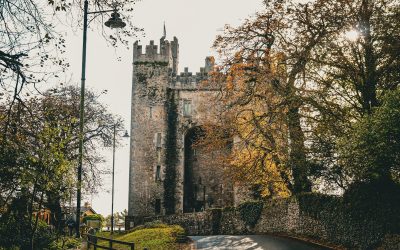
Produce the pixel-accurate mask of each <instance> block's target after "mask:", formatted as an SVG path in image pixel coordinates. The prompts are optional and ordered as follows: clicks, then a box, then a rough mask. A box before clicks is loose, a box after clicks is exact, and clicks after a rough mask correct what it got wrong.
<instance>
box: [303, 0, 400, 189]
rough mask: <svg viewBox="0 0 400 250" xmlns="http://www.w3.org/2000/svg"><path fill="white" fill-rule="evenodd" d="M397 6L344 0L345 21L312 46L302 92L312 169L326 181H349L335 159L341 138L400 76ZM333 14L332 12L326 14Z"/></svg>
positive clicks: (339, 183)
mask: <svg viewBox="0 0 400 250" xmlns="http://www.w3.org/2000/svg"><path fill="white" fill-rule="evenodd" d="M399 11H400V5H399V3H398V2H396V1H372V0H359V1H347V2H343V11H342V12H345V13H346V16H345V22H343V26H342V27H340V29H339V32H338V33H337V34H336V35H335V37H334V38H333V39H332V40H331V41H329V42H327V43H326V44H325V45H323V46H318V49H317V50H315V53H314V54H313V56H312V58H311V61H310V63H309V67H308V68H307V70H306V71H305V74H304V77H305V79H307V80H308V81H309V82H310V83H312V85H313V87H309V88H308V89H306V90H304V91H303V100H304V102H305V103H306V105H307V106H308V109H309V112H310V114H312V115H305V116H304V118H305V123H306V124H307V126H308V127H309V128H310V130H311V131H310V133H309V138H308V140H309V142H310V152H311V153H310V156H311V157H310V158H312V159H313V162H314V163H315V166H317V168H316V169H315V170H316V171H315V172H314V173H313V174H315V176H316V177H322V179H324V180H325V185H326V184H329V183H333V184H335V185H336V186H339V187H341V188H343V189H345V188H346V187H347V186H348V184H349V183H350V182H351V181H352V177H351V175H352V174H350V173H349V172H348V168H346V166H343V165H342V164H340V161H339V160H338V156H339V151H342V150H341V149H340V147H341V146H340V145H338V144H337V142H338V141H340V140H342V139H340V138H346V137H349V136H350V137H351V136H352V133H353V129H352V127H353V123H354V122H357V121H360V120H361V119H363V117H364V116H366V115H368V114H370V113H371V112H372V110H373V109H374V108H375V107H378V106H380V105H381V99H382V97H383V96H384V95H385V93H386V92H388V91H391V90H393V89H396V86H398V85H399V82H400V77H399V73H398V70H396V69H397V68H398V67H399V66H400V65H399V63H400V60H399V59H400V57H399V56H400V54H399V51H400V50H399V49H400V44H399V42H398V41H399V38H400V26H399V23H398V22H397V21H395V20H396V19H397V17H398V16H399V13H400V12H399ZM330 15H332V16H335V13H330Z"/></svg>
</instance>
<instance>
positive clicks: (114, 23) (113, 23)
mask: <svg viewBox="0 0 400 250" xmlns="http://www.w3.org/2000/svg"><path fill="white" fill-rule="evenodd" d="M88 6H89V2H88V0H85V2H84V6H83V46H82V77H81V95H80V105H79V157H78V183H77V195H76V227H75V230H76V237H77V238H79V237H80V227H79V226H80V216H81V188H82V161H83V124H84V115H85V112H84V106H85V80H86V40H87V27H88V14H98V13H105V12H113V13H112V14H111V18H110V20H108V21H107V22H106V26H107V27H110V28H123V27H125V25H126V24H125V23H124V22H123V21H122V19H121V18H120V17H119V14H118V13H117V10H116V6H115V7H114V9H112V10H102V11H94V12H89V11H88ZM107 24H108V25H107Z"/></svg>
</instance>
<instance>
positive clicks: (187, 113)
mask: <svg viewBox="0 0 400 250" xmlns="http://www.w3.org/2000/svg"><path fill="white" fill-rule="evenodd" d="M143 52H144V53H143ZM178 63H179V43H178V39H177V38H176V37H174V39H173V40H172V41H168V40H166V37H165V30H164V36H163V37H162V38H161V39H160V46H159V47H158V46H157V45H155V44H154V41H150V44H149V45H146V47H145V51H143V48H142V46H141V45H139V44H138V42H135V43H134V45H133V77H132V107H131V115H132V116H131V135H132V136H131V148H130V173H129V204H128V215H129V216H131V217H137V216H154V215H164V214H174V213H182V212H194V211H201V210H203V209H206V208H209V207H223V206H230V205H233V204H234V198H235V197H234V188H233V184H232V181H226V179H225V178H223V175H224V173H223V169H221V168H218V167H215V166H213V164H212V163H211V162H210V161H209V160H208V159H210V157H213V155H210V154H213V153H214V152H213V153H209V152H206V151H204V150H201V149H196V148H194V147H192V145H193V144H194V143H195V142H196V140H197V139H198V138H199V136H200V134H201V131H202V129H201V126H202V123H203V121H204V119H207V118H208V115H209V114H208V112H207V111H204V110H203V111H202V110H201V109H200V108H199V105H200V103H201V102H203V101H205V98H206V97H207V96H209V95H212V94H213V93H214V94H215V93H216V89H212V88H210V87H206V86H203V85H201V84H200V83H201V82H202V81H204V80H206V79H207V78H208V73H209V72H210V71H211V70H212V69H213V63H214V60H213V58H211V57H207V58H206V59H205V66H204V67H202V68H200V72H198V73H196V74H192V73H191V72H189V71H188V68H185V70H184V72H182V73H180V74H179V73H178Z"/></svg>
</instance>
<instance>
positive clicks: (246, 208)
mask: <svg viewBox="0 0 400 250" xmlns="http://www.w3.org/2000/svg"><path fill="white" fill-rule="evenodd" d="M263 205H264V203H263V202H262V201H247V202H244V203H242V204H240V205H239V213H240V217H241V219H242V220H243V221H244V222H245V223H246V225H248V226H250V227H254V226H255V225H256V224H257V222H258V220H259V219H260V216H261V211H262V209H263Z"/></svg>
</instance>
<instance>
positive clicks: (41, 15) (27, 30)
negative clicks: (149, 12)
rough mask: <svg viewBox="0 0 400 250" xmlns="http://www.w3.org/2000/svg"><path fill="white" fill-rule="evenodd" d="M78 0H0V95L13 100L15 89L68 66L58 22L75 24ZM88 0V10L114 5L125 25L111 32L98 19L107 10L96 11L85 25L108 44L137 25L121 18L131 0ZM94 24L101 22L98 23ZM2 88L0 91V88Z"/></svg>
mask: <svg viewBox="0 0 400 250" xmlns="http://www.w3.org/2000/svg"><path fill="white" fill-rule="evenodd" d="M83 2H84V1H83V0H69V1H65V0H49V1H40V0H12V1H11V0H3V1H1V2H0V13H1V15H0V30H1V31H2V32H1V33H0V75H1V78H0V87H1V88H2V89H3V90H4V93H0V94H1V95H3V94H5V95H7V94H8V92H11V93H12V94H11V97H12V99H13V102H11V103H9V105H11V106H12V105H14V104H15V101H18V102H22V101H23V100H22V99H21V95H20V94H21V93H23V89H24V87H25V86H26V85H30V86H31V88H32V89H35V88H36V85H37V84H39V83H46V82H49V81H52V82H57V80H58V79H61V78H60V77H59V76H60V75H61V74H63V73H64V72H65V71H66V70H67V68H68V67H69V63H68V62H67V61H66V60H65V58H64V57H63V54H64V52H65V50H66V43H65V38H64V37H63V32H60V27H65V26H67V27H71V28H76V27H79V26H80V25H81V21H82V20H83V17H82V6H83ZM89 2H90V6H89V8H90V10H91V11H93V12H95V11H102V10H106V9H107V10H108V9H113V8H114V6H116V7H117V8H118V9H119V10H120V13H121V14H122V18H124V17H125V18H124V20H125V22H127V24H128V25H127V27H126V28H125V29H124V30H123V31H121V32H119V33H115V32H113V33H112V34H111V33H110V32H109V31H107V30H105V29H103V28H102V27H103V25H102V23H104V21H105V20H106V19H107V18H108V16H109V13H99V14H97V15H100V18H99V17H98V18H97V19H95V20H93V22H91V26H92V27H93V26H97V27H101V28H100V29H101V31H102V34H103V35H104V37H105V38H106V39H107V40H108V41H109V42H110V43H111V44H112V45H113V46H120V45H123V46H124V47H125V46H127V44H128V41H127V38H128V37H131V36H134V35H135V34H136V33H137V32H140V31H141V29H139V28H137V27H135V26H134V25H133V23H132V22H131V21H130V20H129V18H126V17H127V15H129V14H130V13H131V12H132V11H133V6H134V4H135V2H136V0H123V1H118V3H117V4H115V3H114V2H110V1H106V0H94V1H89ZM99 24H101V25H100V26H99ZM2 92H3V91H2ZM1 95H0V98H1Z"/></svg>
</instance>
